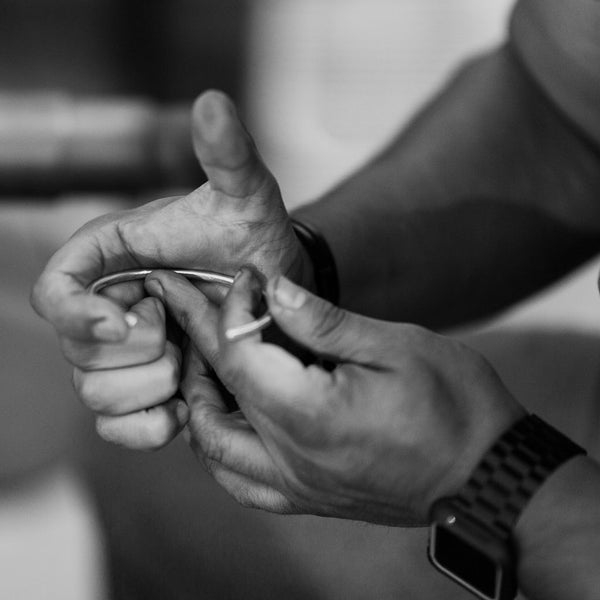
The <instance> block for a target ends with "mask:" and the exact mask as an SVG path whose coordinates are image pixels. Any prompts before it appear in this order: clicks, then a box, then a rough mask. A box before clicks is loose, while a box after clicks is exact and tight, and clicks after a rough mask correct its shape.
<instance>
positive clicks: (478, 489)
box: [451, 415, 585, 538]
mask: <svg viewBox="0 0 600 600" xmlns="http://www.w3.org/2000/svg"><path fill="white" fill-rule="evenodd" d="M578 454H585V450H583V448H581V447H579V446H578V445H577V444H575V443H574V442H572V441H571V440H570V439H568V438H567V437H565V436H564V435H563V434H562V433H560V432H559V431H557V430H556V429H554V427H551V426H550V425H548V424H547V423H545V422H544V421H542V420H541V419H540V418H539V417H537V416H535V415H529V416H527V417H524V418H523V419H521V420H520V421H518V422H517V423H515V425H513V426H512V427H511V428H510V429H509V430H508V431H507V432H506V433H505V434H504V435H503V436H502V437H501V438H500V439H499V440H498V441H497V442H496V443H495V444H494V445H493V446H492V448H491V449H490V450H489V451H488V452H487V453H486V455H485V456H484V458H483V460H482V461H481V462H480V464H479V465H478V467H477V468H476V469H475V471H474V473H473V474H472V476H471V478H470V479H469V481H468V482H467V483H466V485H465V486H464V487H463V489H462V490H461V491H460V493H459V494H457V495H456V496H454V497H453V498H452V499H451V502H452V503H453V504H455V506H456V507H457V509H458V510H459V511H460V512H462V513H463V514H464V513H467V514H468V515H469V518H470V519H472V520H473V521H475V522H477V524H479V525H480V526H482V527H485V528H488V529H491V530H492V531H493V532H494V533H495V534H496V535H497V536H499V537H501V538H508V537H509V536H510V535H511V532H512V530H513V527H514V525H515V523H516V521H517V519H518V518H519V515H520V514H521V512H522V510H523V508H524V507H525V505H526V504H527V502H528V501H529V499H530V498H531V496H532V495H533V494H534V493H535V491H536V490H537V489H538V488H539V487H540V486H541V485H542V483H543V482H544V481H545V480H546V478H547V477H548V476H549V475H550V474H551V473H552V472H553V471H555V470H556V469H557V468H558V467H559V466H560V465H561V464H562V463H564V462H565V461H567V460H568V459H570V458H572V457H573V456H576V455H578Z"/></svg>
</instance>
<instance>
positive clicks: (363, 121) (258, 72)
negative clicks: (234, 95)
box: [246, 0, 513, 206]
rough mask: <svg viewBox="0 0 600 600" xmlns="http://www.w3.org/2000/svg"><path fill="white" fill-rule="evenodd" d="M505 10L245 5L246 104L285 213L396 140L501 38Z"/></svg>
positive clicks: (288, 0)
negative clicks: (450, 80)
mask: <svg viewBox="0 0 600 600" xmlns="http://www.w3.org/2000/svg"><path fill="white" fill-rule="evenodd" d="M512 4H513V2H512V0H494V1H493V2H480V1H478V0H454V1H452V2H444V1H443V0H399V1H398V0H325V1H323V0H303V1H302V2H297V1H296V0H256V1H255V2H253V3H252V13H251V24H250V31H251V35H250V42H249V50H248V66H247V71H246V99H247V105H248V114H249V118H250V120H251V123H252V127H253V130H254V133H255V134H256V136H257V138H258V140H259V145H260V148H261V151H262V153H263V155H264V157H265V159H266V161H267V162H268V164H269V165H271V167H272V168H273V170H274V171H275V173H276V175H277V177H278V178H279V180H280V183H281V185H282V189H283V192H284V197H285V198H286V201H287V203H288V205H289V206H294V205H296V204H297V203H299V202H304V201H306V200H308V199H312V198H314V197H315V196H317V195H318V194H319V193H321V192H323V191H324V189H325V188H327V187H328V186H331V185H332V184H333V183H334V182H336V181H337V180H339V178H340V177H342V176H343V175H344V174H346V173H347V172H348V171H349V170H351V169H352V168H354V167H356V166H357V165H359V164H360V163H362V162H363V161H364V160H365V159H366V158H367V157H368V156H370V155H371V154H372V153H373V152H374V151H375V150H377V149H378V148H380V147H381V146H382V144H383V143H385V142H386V141H387V140H388V139H390V138H391V137H392V136H393V135H394V134H395V133H396V132H398V131H399V130H400V128H401V126H402V125H403V124H405V123H406V122H407V120H408V119H409V117H410V116H411V115H412V114H413V113H414V112H415V111H416V110H417V109H418V108H419V107H420V105H421V103H422V102H424V101H425V100H426V99H427V97H428V96H429V95H431V94H432V93H433V92H434V91H435V90H436V89H437V88H438V87H439V86H440V85H441V84H442V83H443V81H444V80H445V79H446V78H447V77H448V76H449V75H450V73H451V72H452V71H453V70H454V69H456V68H457V66H458V65H459V64H460V62H461V61H463V60H465V59H466V58H469V57H470V56H472V55H473V53H476V52H481V51H484V50H486V49H489V48H492V47H493V46H494V45H496V44H498V43H500V42H501V40H502V39H503V38H504V35H505V29H506V20H507V16H508V12H509V9H510V7H511V6H512Z"/></svg>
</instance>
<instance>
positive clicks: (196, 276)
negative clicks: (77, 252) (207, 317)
mask: <svg viewBox="0 0 600 600" xmlns="http://www.w3.org/2000/svg"><path fill="white" fill-rule="evenodd" d="M156 270H158V269H129V270H127V271H118V272H116V273H110V274H109V275H104V276H103V277H100V278H99V279H96V280H95V281H93V282H92V283H91V284H90V285H89V286H88V288H87V290H88V292H90V293H91V294H97V293H98V292H100V291H102V290H103V289H104V288H107V287H109V286H111V285H116V284H118V283H126V282H129V281H137V280H140V279H145V278H146V277H147V276H148V275H150V273H152V272H153V271H156ZM160 270H161V271H171V272H172V273H177V274H178V275H183V277H186V278H187V279H190V280H195V281H203V282H205V283H218V284H221V285H225V286H227V287H231V286H232V285H233V277H231V276H230V275H225V274H224V273H215V272H214V271H202V270H198V269H160ZM272 321H273V318H272V317H271V315H270V314H269V312H268V311H267V312H265V314H264V315H262V316H260V317H259V318H258V319H256V320H254V321H251V322H250V323H245V324H244V325H240V326H238V327H231V328H230V329H228V330H227V332H226V337H227V339H228V340H231V341H233V340H239V339H241V338H244V337H247V336H249V335H252V334H254V333H256V332H258V331H261V330H263V329H265V328H266V327H268V326H269V325H270V324H271V323H272Z"/></svg>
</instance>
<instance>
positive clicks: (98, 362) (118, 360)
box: [32, 91, 312, 449]
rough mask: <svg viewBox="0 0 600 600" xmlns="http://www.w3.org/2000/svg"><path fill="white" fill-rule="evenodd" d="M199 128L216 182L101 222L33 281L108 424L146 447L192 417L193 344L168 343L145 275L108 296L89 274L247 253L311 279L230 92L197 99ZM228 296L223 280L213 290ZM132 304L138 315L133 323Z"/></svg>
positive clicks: (268, 270) (40, 304)
mask: <svg viewBox="0 0 600 600" xmlns="http://www.w3.org/2000/svg"><path fill="white" fill-rule="evenodd" d="M193 137H194V148H195V150H196V154H197V156H198V159H199V162H200V164H201V166H202V168H203V169H204V171H205V172H206V174H207V176H208V182H207V183H206V184H205V185H203V186H202V187H201V188H199V189H197V190H195V191H193V192H192V193H191V194H189V195H187V196H183V197H180V198H165V199H161V200H156V201H154V202H150V203H148V204H146V205H144V206H142V207H140V208H137V209H134V210H128V211H123V212H119V213H113V214H109V215H106V216H103V217H100V218H99V219H96V220H94V221H91V222H90V223H88V224H87V225H85V226H84V227H83V228H82V229H80V230H79V231H78V232H77V233H75V235H74V236H73V237H72V238H71V239H70V240H69V241H68V242H67V243H66V244H65V245H64V246H63V247H62V248H61V249H60V250H59V251H58V252H57V253H56V254H55V255H54V256H53V257H52V259H51V260H50V262H49V263H48V265H47V266H46V268H45V270H44V272H43V273H42V275H41V276H40V278H39V280H38V281H37V283H36V284H35V286H34V289H33V292H32V304H33V306H34V308H35V309H36V311H37V312H38V313H39V314H40V315H41V316H43V317H44V318H46V319H47V320H49V321H50V322H51V323H52V324H53V325H54V326H55V328H56V330H57V333H58V336H59V338H60V344H61V348H62V351H63V353H64V355H65V357H66V358H67V359H68V360H69V361H70V362H71V363H72V364H73V365H74V367H75V371H74V375H73V381H74V385H75V389H76V390H77V392H78V394H79V395H80V397H81V398H82V400H83V401H84V403H85V404H86V405H87V406H89V407H90V408H91V409H92V410H93V411H94V412H95V413H96V414H97V428H98V432H99V433H100V435H101V436H102V437H104V438H105V439H107V440H109V441H112V442H117V443H118V442H121V441H123V438H126V439H127V440H128V442H127V443H128V444H129V445H131V446H132V447H134V448H136V449H154V448H157V447H160V446H162V445H164V444H165V443H167V442H168V441H170V440H171V439H172V437H173V436H174V435H176V434H177V433H178V432H179V431H180V430H181V427H182V426H183V424H184V423H185V422H186V421H187V408H186V406H185V404H184V403H181V402H178V399H177V398H176V397H175V396H176V395H177V394H176V392H177V388H178V373H179V368H180V363H181V355H182V353H181V351H180V349H179V348H177V347H176V346H175V345H173V344H172V343H167V328H166V325H165V318H164V310H163V308H162V306H161V304H160V303H159V302H156V301H154V300H152V299H148V298H144V295H145V293H144V289H143V284H140V283H131V284H121V285H118V286H113V287H111V288H109V289H108V290H107V296H108V297H105V296H98V295H90V294H88V293H86V291H85V288H86V286H87V285H89V284H90V283H91V282H92V281H93V280H95V279H96V278H98V277H100V276H101V275H104V274H107V273H111V272H114V271H118V270H122V269H128V268H139V267H157V268H158V267H180V268H186V267H187V268H194V267H197V268H203V269H209V270H215V271H220V272H224V273H230V274H233V273H235V272H236V270H237V268H238V267H239V265H241V264H246V263H251V264H254V265H256V266H257V268H259V269H260V270H261V271H262V272H263V273H264V274H265V275H275V274H278V273H286V274H287V275H288V276H289V277H291V278H293V279H295V280H297V281H301V282H304V284H305V285H308V286H309V287H310V286H311V285H312V283H311V277H312V266H311V265H310V263H309V261H308V259H307V257H306V255H305V252H304V249H303V248H302V247H301V245H300V244H299V242H298V240H297V238H296V236H295V234H294V233H293V230H292V227H291V223H290V220H289V217H288V215H287V212H286V210H285V208H284V206H283V202H282V199H281V194H280V191H279V187H278V185H277V182H276V181H275V179H274V178H273V176H272V175H271V173H270V172H269V171H268V170H267V168H266V167H265V166H264V164H263V163H262V161H261V159H260V156H259V155H258V152H257V150H256V148H255V146H254V143H253V142H252V140H251V138H250V136H249V135H248V133H247V132H246V130H245V129H244V127H243V125H242V124H241V122H240V120H239V118H238V116H237V113H236V111H235V108H234V106H233V104H232V103H231V101H230V100H229V99H228V98H227V97H226V96H225V95H224V94H221V93H219V92H214V91H210V92H207V93H205V94H203V95H202V96H201V97H200V98H199V99H198V100H197V102H196V104H195V106H194V112H193ZM219 292H220V293H219ZM207 293H209V291H207ZM222 295H223V294H222V290H214V289H213V290H212V293H211V297H213V299H215V300H217V299H218V297H219V296H221V297H222ZM127 312H129V313H130V314H133V315H135V316H136V317H137V321H138V323H137V325H136V326H135V327H133V328H130V327H129V326H128V325H127V323H126V319H125V315H126V313H127ZM117 381H118V385H117ZM106 395H108V396H110V399H109V400H108V401H107V402H106V403H105V402H104V396H106Z"/></svg>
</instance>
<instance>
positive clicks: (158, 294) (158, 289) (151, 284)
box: [145, 279, 165, 300]
mask: <svg viewBox="0 0 600 600" xmlns="http://www.w3.org/2000/svg"><path fill="white" fill-rule="evenodd" d="M145 287H146V290H147V291H148V292H149V293H150V294H152V295H153V296H154V297H155V298H158V299H159V300H163V299H164V296H165V290H164V288H163V286H162V284H161V283H160V281H158V279H146V284H145Z"/></svg>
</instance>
